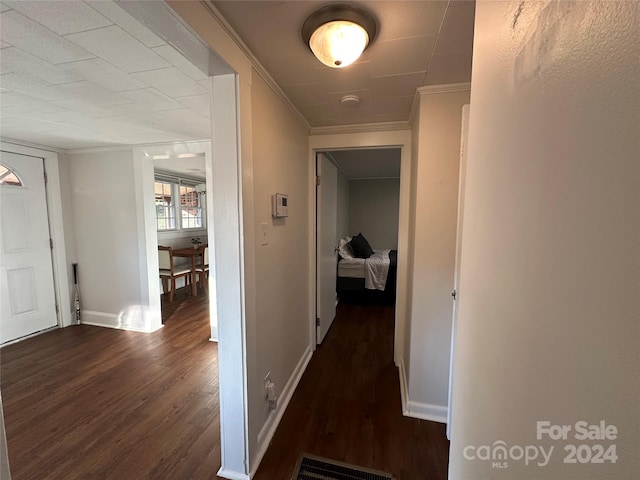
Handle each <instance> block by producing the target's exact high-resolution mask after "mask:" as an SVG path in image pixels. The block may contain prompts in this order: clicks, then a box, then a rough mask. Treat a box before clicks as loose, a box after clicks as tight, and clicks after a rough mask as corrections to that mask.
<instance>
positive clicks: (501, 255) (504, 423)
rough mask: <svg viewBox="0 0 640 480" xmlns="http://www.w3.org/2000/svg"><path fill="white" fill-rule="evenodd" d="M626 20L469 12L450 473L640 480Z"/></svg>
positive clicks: (590, 6) (597, 11) (615, 11)
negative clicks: (606, 453) (606, 430)
mask: <svg viewBox="0 0 640 480" xmlns="http://www.w3.org/2000/svg"><path fill="white" fill-rule="evenodd" d="M639 25H640V3H637V2H566V1H558V2H555V1H554V2H540V3H534V2H531V3H530V2H479V3H478V6H477V10H476V26H475V32H476V34H475V35H476V36H475V45H474V59H473V82H472V89H471V91H472V95H471V109H470V126H469V135H470V136H469V157H468V163H467V182H466V191H465V192H466V199H465V216H464V234H463V243H462V265H461V277H460V279H461V282H460V297H459V299H460V304H459V316H458V325H457V326H458V329H457V343H456V358H455V372H454V398H453V425H452V444H451V455H450V471H449V478H451V479H455V480H467V479H469V480H478V479H494V478H495V479H508V480H519V479H531V478H545V479H557V480H588V479H594V480H596V479H597V480H604V479H623V478H624V479H632V478H639V476H640V464H639V462H640V456H638V445H640V438H639V435H640V428H638V419H639V417H638V393H639V392H640V383H639V378H640V377H639V376H638V365H640V356H639V351H640V350H639V349H638V345H639V344H640V327H639V324H638V319H639V318H640V295H639V292H640V221H639V218H640V217H639V205H640V188H638V186H639V185H640V160H639V158H638V152H640V140H639V138H640V137H639V136H638V131H639V127H640V124H639V117H638V107H639V105H640V97H639V92H640V81H639V79H640V63H639V62H638V52H640V28H638V26H639ZM541 421H549V422H551V423H552V424H557V425H568V426H569V428H570V430H567V436H566V439H562V438H559V439H557V440H554V439H552V438H550V436H549V435H547V434H542V435H537V434H538V432H537V426H538V422H541ZM580 421H585V422H588V423H589V424H596V425H598V429H599V425H600V422H601V421H604V422H605V423H606V424H607V425H614V426H616V428H617V429H618V431H619V433H618V435H617V436H616V438H615V439H611V438H609V439H600V440H598V441H585V440H581V439H580V438H579V437H578V438H576V437H575V435H576V433H578V434H579V432H578V431H577V430H576V423H577V422H580ZM500 441H502V442H504V444H501V443H496V442H500ZM569 444H573V445H576V446H579V445H584V447H581V448H582V456H581V458H582V460H584V463H583V462H581V461H578V462H577V463H567V461H571V457H569V458H567V455H568V454H569V453H570V450H569V451H566V450H565V448H566V447H567V445H569ZM595 444H601V445H602V446H603V447H604V449H605V450H607V449H609V447H611V446H615V447H614V448H615V449H616V454H617V457H618V458H617V460H616V462H615V463H613V462H612V461H611V460H612V458H609V459H607V458H604V459H603V462H601V463H596V462H593V463H591V459H592V458H594V456H595V455H597V453H598V450H597V449H596V448H594V447H593V445H595ZM482 445H488V446H489V447H488V451H489V455H492V454H493V452H495V451H496V449H495V448H493V447H495V446H498V445H506V446H507V448H508V455H507V458H505V459H504V461H502V462H500V461H498V462H497V464H494V458H495V457H494V458H490V459H484V458H486V455H485V453H484V452H483V451H482V450H478V449H477V447H480V446H482ZM521 446H523V447H526V446H530V447H531V448H530V453H531V455H530V456H533V455H534V454H535V455H537V458H536V459H534V460H532V461H529V462H526V460H525V458H521V457H520V453H519V452H520V451H519V450H518V447H521ZM514 447H515V449H514ZM540 448H544V449H545V452H547V454H548V452H549V451H550V450H551V449H553V451H552V454H551V455H550V456H549V459H548V461H547V460H545V459H543V458H542V451H541V450H540ZM570 448H571V447H569V449H570ZM573 459H574V460H575V457H574V458H573ZM527 463H528V465H527Z"/></svg>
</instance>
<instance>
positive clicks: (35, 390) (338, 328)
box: [0, 294, 449, 480]
mask: <svg viewBox="0 0 640 480" xmlns="http://www.w3.org/2000/svg"><path fill="white" fill-rule="evenodd" d="M163 318H165V327H164V328H163V329H161V330H159V331H158V332H155V333H153V334H144V333H135V332H125V331H120V330H112V329H106V328H99V327H90V326H79V327H70V328H65V329H62V330H57V331H54V332H50V333H47V334H44V335H40V336H38V337H34V338H32V339H29V340H26V341H23V342H20V343H17V344H14V345H11V346H8V347H5V348H3V349H2V350H0V364H1V374H2V376H1V387H2V397H3V402H4V407H5V412H4V413H5V420H6V427H7V437H8V444H9V459H10V463H11V470H12V474H13V480H34V479H37V480H49V479H64V480H73V479H105V480H106V479H109V480H111V479H118V480H119V479H125V480H138V479H154V480H164V479H171V480H183V479H203V480H204V479H215V478H218V477H216V475H215V472H217V470H218V469H219V467H220V433H219V417H218V409H219V405H218V381H217V345H216V344H215V343H212V342H209V341H208V338H209V326H208V323H207V322H208V321H207V319H208V301H207V298H206V295H199V296H198V297H196V299H192V298H190V297H186V298H185V297H184V296H183V295H180V294H178V295H177V297H176V299H175V300H174V302H173V303H171V304H165V305H164V307H163ZM392 341H393V308H392V307H385V306H374V307H366V306H356V305H341V306H340V307H339V310H338V317H337V319H336V321H335V322H334V325H333V327H332V328H331V330H330V331H329V333H328V335H327V338H326V339H325V341H324V344H323V345H322V346H321V347H319V348H318V349H317V351H316V352H315V354H314V356H313V358H312V360H311V362H310V364H309V367H308V369H307V371H306V372H305V374H304V376H303V377H302V380H301V381H300V385H299V387H298V389H297V391H296V393H295V394H294V397H293V399H292V400H291V403H290V404H289V408H288V409H287V411H286V413H285V415H284V417H283V419H282V422H281V424H280V426H279V428H278V430H277V431H276V434H275V436H274V439H273V442H272V444H271V446H270V447H269V450H268V451H267V453H266V455H265V457H264V459H263V462H262V464H261V466H260V469H259V470H258V474H257V476H256V478H257V480H289V479H290V478H291V475H292V472H293V469H294V466H295V463H296V460H297V459H298V455H299V454H300V453H301V452H308V453H312V454H315V455H319V456H323V457H328V458H332V459H335V460H339V461H343V462H347V463H352V464H357V465H362V466H366V467H369V468H375V469H378V470H383V471H387V472H390V473H393V474H394V475H395V476H396V478H397V479H398V480H431V479H433V480H443V479H446V477H447V473H446V470H447V462H448V448H449V446H448V442H447V441H446V438H445V428H444V425H441V424H437V423H432V422H426V421H421V420H416V419H411V418H406V417H403V416H402V413H401V406H400V394H399V385H398V373H397V369H396V368H395V366H394V364H393V359H392V352H393V344H392Z"/></svg>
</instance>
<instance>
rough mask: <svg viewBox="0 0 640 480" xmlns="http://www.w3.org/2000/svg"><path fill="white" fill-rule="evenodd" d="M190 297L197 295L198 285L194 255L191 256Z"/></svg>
mask: <svg viewBox="0 0 640 480" xmlns="http://www.w3.org/2000/svg"><path fill="white" fill-rule="evenodd" d="M191 295H193V296H194V297H195V296H197V295H198V284H197V282H196V255H191Z"/></svg>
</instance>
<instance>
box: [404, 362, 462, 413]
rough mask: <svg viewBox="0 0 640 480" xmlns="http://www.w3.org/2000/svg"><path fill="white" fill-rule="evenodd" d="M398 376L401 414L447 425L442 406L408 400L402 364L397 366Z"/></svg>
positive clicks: (445, 409) (405, 375) (445, 410)
mask: <svg viewBox="0 0 640 480" xmlns="http://www.w3.org/2000/svg"><path fill="white" fill-rule="evenodd" d="M398 375H399V376H400V398H401V400H402V414H403V415H404V416H405V417H412V418H419V419H421V420H429V421H431V422H438V423H447V413H448V410H449V409H448V408H447V407H443V406H442V405H430V404H428V403H421V402H414V401H411V400H410V399H409V388H408V384H407V374H406V371H405V369H404V362H403V361H402V360H400V363H399V364H398Z"/></svg>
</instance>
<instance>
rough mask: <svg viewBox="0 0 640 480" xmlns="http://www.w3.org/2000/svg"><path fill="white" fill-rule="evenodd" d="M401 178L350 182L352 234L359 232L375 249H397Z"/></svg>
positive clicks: (350, 227) (350, 228)
mask: <svg viewBox="0 0 640 480" xmlns="http://www.w3.org/2000/svg"><path fill="white" fill-rule="evenodd" d="M399 208H400V179H399V178H381V179H372V180H350V181H349V235H357V234H358V233H359V232H360V233H362V235H363V236H364V237H365V238H366V239H367V241H368V242H369V244H371V246H372V247H373V248H388V249H393V250H397V249H398V214H399Z"/></svg>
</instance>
